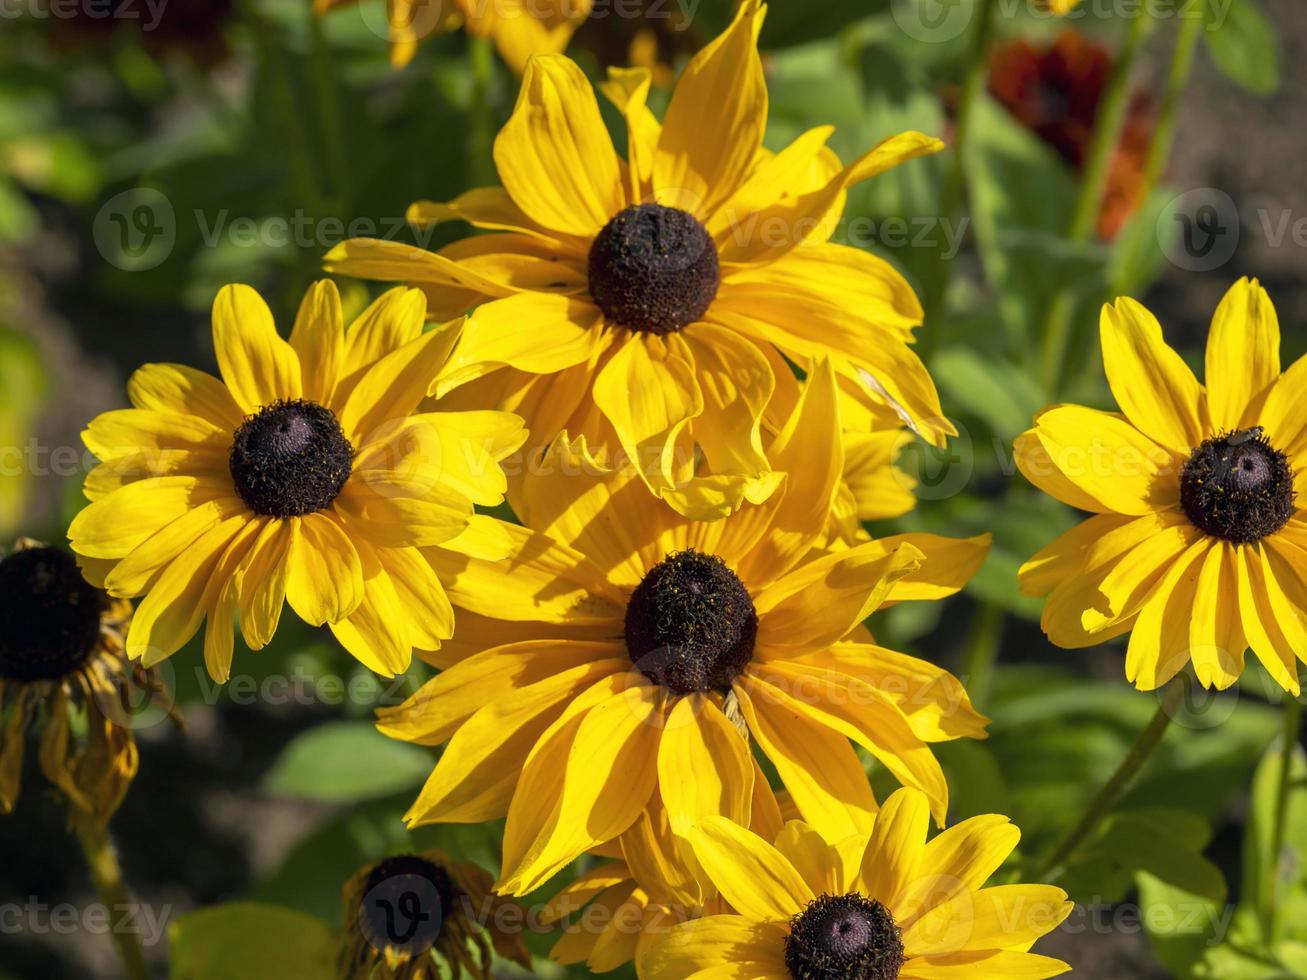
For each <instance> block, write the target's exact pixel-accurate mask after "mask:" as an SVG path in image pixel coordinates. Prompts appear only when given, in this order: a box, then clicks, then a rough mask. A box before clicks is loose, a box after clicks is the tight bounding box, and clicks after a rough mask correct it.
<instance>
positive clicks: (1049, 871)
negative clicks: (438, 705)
mask: <svg viewBox="0 0 1307 980" xmlns="http://www.w3.org/2000/svg"><path fill="white" fill-rule="evenodd" d="M1188 683H1189V678H1188V677H1184V676H1182V677H1179V678H1177V679H1176V680H1174V681H1172V682H1171V684H1170V686H1169V687H1167V689H1166V691H1165V692H1164V693H1163V695H1162V703H1161V704H1160V705H1158V708H1157V713H1156V714H1155V715H1153V718H1152V720H1151V721H1150V722H1149V723H1148V727H1146V728H1145V729H1144V730H1143V731H1142V732H1140V734H1139V737H1138V738H1137V739H1136V740H1135V744H1134V745H1133V746H1131V747H1130V752H1129V754H1128V755H1126V757H1125V759H1124V760H1123V761H1122V763H1121V765H1120V766H1119V767H1118V768H1117V770H1116V772H1114V773H1113V774H1112V778H1110V779H1109V780H1108V781H1107V782H1106V783H1104V784H1103V787H1102V789H1100V790H1099V791H1098V795H1097V796H1095V797H1094V799H1093V800H1092V801H1091V802H1090V804H1089V807H1088V809H1086V810H1085V812H1084V815H1083V816H1082V817H1081V818H1080V822H1079V823H1077V824H1076V825H1075V827H1074V828H1072V830H1071V832H1070V833H1068V834H1067V835H1066V837H1064V838H1063V839H1062V842H1061V843H1060V844H1058V846H1057V847H1056V848H1054V849H1053V851H1052V853H1050V854H1049V856H1048V857H1047V858H1045V859H1044V860H1043V861H1042V862H1040V864H1039V866H1038V868H1037V869H1036V870H1035V872H1034V880H1036V881H1048V880H1050V879H1051V878H1052V877H1053V875H1054V872H1056V871H1058V870H1059V869H1060V868H1062V867H1063V866H1064V865H1065V864H1066V863H1067V861H1068V860H1069V859H1070V858H1071V857H1072V856H1073V855H1074V854H1075V852H1076V850H1077V849H1079V848H1080V846H1081V845H1083V844H1084V843H1085V841H1086V840H1088V839H1089V837H1090V836H1091V835H1092V834H1093V832H1094V831H1095V830H1096V829H1098V825H1099V824H1100V823H1102V821H1103V818H1104V817H1106V816H1107V815H1108V814H1109V813H1111V812H1112V808H1113V807H1115V806H1116V804H1117V803H1118V802H1119V801H1120V799H1121V797H1122V796H1123V795H1124V794H1125V791H1126V789H1127V788H1128V787H1129V786H1130V783H1131V782H1132V781H1133V780H1134V778H1135V776H1137V775H1138V774H1139V770H1140V769H1142V768H1143V766H1144V763H1145V762H1147V761H1148V758H1149V756H1151V755H1152V754H1153V750H1154V749H1156V748H1157V746H1158V745H1160V744H1161V742H1162V737H1163V736H1164V735H1166V731H1167V729H1168V728H1169V727H1170V725H1171V720H1172V719H1173V718H1174V717H1175V713H1176V711H1177V710H1178V709H1179V707H1180V704H1181V702H1182V701H1183V700H1184V695H1185V688H1186V686H1187V685H1188Z"/></svg>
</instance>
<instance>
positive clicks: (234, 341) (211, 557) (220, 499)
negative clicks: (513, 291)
mask: <svg viewBox="0 0 1307 980" xmlns="http://www.w3.org/2000/svg"><path fill="white" fill-rule="evenodd" d="M425 313H426V304H425V302H424V301H423V298H422V294H421V293H419V292H417V291H416V290H405V289H395V290H392V291H391V292H389V293H387V294H386V295H385V296H383V297H381V298H380V299H379V300H377V302H375V303H374V304H373V305H372V306H371V307H369V308H368V309H367V310H366V311H364V313H363V314H362V315H361V316H360V317H359V318H358V319H357V320H356V321H355V322H354V323H353V325H352V326H351V327H350V329H349V331H348V333H346V332H345V331H344V329H343V324H342V314H341V306H340V297H339V296H338V295H337V292H336V289H335V287H334V286H333V285H332V284H331V283H330V282H320V283H318V284H316V285H315V286H314V287H313V288H312V289H311V290H310V291H309V292H308V294H307V295H306V296H305V298H304V302H303V304H302V305H301V307H300V311H299V316H298V318H297V319H296V321H295V328H294V330H293V332H292V333H291V338H290V341H289V342H287V341H285V340H283V339H282V338H281V337H280V336H279V335H278V334H277V329H276V327H275V325H274V324H273V320H272V314H271V313H270V312H269V310H268V307H267V305H266V304H265V303H264V302H263V300H262V299H261V298H260V297H259V295H258V294H257V293H255V292H254V290H252V289H250V288H249V287H248V286H227V287H225V288H224V289H223V290H222V291H221V292H220V293H219V294H218V297H217V299H216V300H215V301H214V306H213V341H214V348H215V350H216V352H217V356H218V365H219V367H220V368H221V371H222V380H221V381H219V380H218V379H217V378H214V377H212V376H211V375H208V374H205V373H203V372H200V371H196V370H193V369H191V368H188V367H183V366H181V365H176V364H149V365H146V366H145V367H143V368H141V369H140V370H139V371H137V372H136V374H135V375H133V377H132V379H131V381H130V383H129V385H128V394H129V395H130V397H131V400H132V404H133V405H134V406H135V407H134V408H131V409H125V410H120V411H114V412H108V413H106V414H104V415H101V416H100V417H98V418H97V419H95V420H94V421H92V422H91V424H90V426H89V428H87V430H86V432H85V433H84V434H83V439H84V441H85V442H86V445H87V447H88V448H89V449H90V450H91V452H93V453H94V454H95V455H96V457H97V458H98V459H100V460H101V463H100V465H99V466H97V467H96V468H95V469H94V470H92V471H91V473H90V474H89V475H88V477H87V479H86V487H85V492H86V495H87V497H88V498H89V499H90V500H91V503H90V505H89V506H87V507H86V508H85V509H84V510H83V511H82V512H81V513H80V514H78V515H77V517H76V518H75V519H74V520H73V523H72V526H71V527H70V528H69V531H68V536H69V539H70V540H71V541H72V545H73V550H74V551H76V552H77V553H78V555H80V556H81V558H82V564H83V568H84V569H85V570H86V572H87V574H88V577H90V578H91V580H92V581H93V582H95V583H96V584H97V585H101V586H103V587H104V588H106V589H107V590H108V592H109V594H110V595H114V596H137V595H143V596H145V598H144V600H143V601H142V602H141V604H140V606H139V607H138V608H137V610H136V616H135V618H134V619H133V621H132V626H131V630H130V632H129V633H128V634H127V652H128V654H129V655H131V656H132V657H134V658H140V659H141V660H142V662H143V663H144V664H145V666H147V667H148V666H150V665H152V664H154V663H157V662H159V661H160V660H163V659H164V658H166V657H168V656H171V655H172V654H173V653H174V652H176V651H177V650H178V649H179V648H180V647H181V646H182V645H183V644H184V643H186V642H187V641H188V640H189V639H190V638H191V637H192V636H194V635H195V633H196V631H197V630H198V629H199V627H200V624H201V622H203V621H204V620H205V619H206V617H207V619H208V629H207V631H206V635H205V642H204V657H205V663H206V664H207V665H208V668H209V671H210V673H211V674H212V675H213V676H214V678H216V679H218V680H220V681H221V680H225V679H226V678H227V677H228V675H229V673H230V670H231V657H232V645H233V628H232V620H233V618H235V617H236V616H237V615H239V619H240V626H241V632H242V633H243V635H244V637H245V642H246V644H247V645H248V646H249V647H250V649H252V650H257V649H260V648H261V647H263V646H265V645H266V644H267V643H268V641H269V640H271V639H272V636H273V634H274V633H275V632H276V629H277V623H278V620H279V618H280V615H281V609H282V605H283V602H284V601H286V602H289V603H290V606H291V608H292V609H294V610H295V612H296V613H297V614H298V615H299V616H300V617H301V618H302V619H304V620H305V621H306V622H308V623H310V624H312V625H315V626H319V625H322V624H323V623H327V624H329V625H330V626H331V629H332V631H333V632H334V633H335V635H336V637H337V639H338V640H339V641H340V642H341V644H342V645H344V646H345V648H346V649H347V650H349V652H350V653H352V654H353V655H354V656H355V657H357V658H358V659H359V660H360V661H361V662H362V663H364V664H365V665H367V666H368V667H370V668H371V669H372V670H374V671H376V672H378V673H381V674H386V675H391V674H395V673H398V672H400V671H403V670H404V669H406V668H407V666H408V664H409V660H410V656H411V652H412V648H413V647H414V646H418V647H421V648H423V649H432V648H434V647H436V646H439V644H440V642H441V640H443V639H445V638H447V637H449V636H450V634H451V630H452V627H453V611H452V609H451V608H450V606H449V600H448V599H447V598H446V596H445V593H444V590H443V589H442V588H441V585H440V582H439V581H438V580H437V579H436V576H435V574H434V573H433V572H432V571H431V568H430V566H429V565H428V564H427V563H426V562H424V561H423V560H422V559H421V556H420V554H419V553H418V551H417V548H419V547H421V546H425V545H432V544H437V543H440V542H442V541H446V540H448V539H449V538H452V537H454V536H455V535H457V534H459V533H460V532H461V531H462V530H463V529H464V528H465V527H466V525H467V522H468V519H469V518H470V517H471V515H472V509H473V504H474V503H477V504H491V505H493V504H496V503H498V502H500V501H502V499H503V493H504V488H505V479H504V475H503V473H502V471H501V470H500V467H499V465H498V460H500V459H502V458H503V457H504V456H506V455H508V454H509V453H511V452H512V451H513V450H515V449H516V448H517V447H518V446H519V445H520V444H521V442H522V440H523V438H525V435H524V433H523V432H522V431H521V420H520V419H518V418H516V417H514V416H510V415H506V414H503V413H500V412H467V413H423V414H413V412H414V410H415V408H416V407H417V405H418V403H419V402H420V401H421V400H422V398H423V397H424V395H425V393H426V389H427V385H428V384H429V382H430V379H431V378H432V377H433V376H434V375H435V373H436V372H437V371H438V370H439V369H440V366H441V365H442V364H443V363H444V361H445V359H446V357H447V356H448V354H449V350H450V348H451V347H452V346H453V344H454V343H455V341H456V339H457V337H458V331H459V326H458V324H450V325H449V326H446V327H444V328H442V329H439V330H434V331H431V332H429V333H425V334H424V333H423V332H422V331H423V322H424V319H425Z"/></svg>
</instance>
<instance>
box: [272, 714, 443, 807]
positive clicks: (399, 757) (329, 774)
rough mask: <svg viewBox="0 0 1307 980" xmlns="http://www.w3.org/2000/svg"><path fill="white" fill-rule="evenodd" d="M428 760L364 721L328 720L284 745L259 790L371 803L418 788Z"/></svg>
mask: <svg viewBox="0 0 1307 980" xmlns="http://www.w3.org/2000/svg"><path fill="white" fill-rule="evenodd" d="M433 761H434V760H433V757H432V755H431V754H430V753H429V752H427V751H426V750H424V749H421V748H418V747H417V746H414V745H409V744H407V743H405V742H397V741H395V740H394V739H390V738H387V737H386V736H384V735H382V734H381V733H380V732H378V731H377V730H376V729H375V728H373V727H372V725H371V724H370V723H368V722H365V721H338V722H328V723H327V724H325V725H319V726H317V727H316V728H311V729H309V730H308V731H307V732H304V733H303V734H302V735H299V736H297V737H296V738H295V739H294V740H293V741H292V742H291V743H290V744H289V745H287V746H286V748H285V749H284V750H283V751H282V753H281V756H280V757H279V758H278V759H277V761H276V762H275V763H274V764H273V767H272V771H271V772H269V773H268V775H267V777H266V779H265V780H264V788H265V789H266V790H267V791H268V792H270V793H276V794H278V795H282V796H296V797H300V798H301V799H306V800H321V801H324V802H350V801H354V800H369V799H376V798H378V797H381V796H388V795H389V794H391V793H395V792H398V791H399V790H402V789H406V788H408V787H411V786H416V785H418V784H420V783H421V782H422V781H423V780H425V779H426V778H427V776H429V775H430V774H431V768H432V765H433Z"/></svg>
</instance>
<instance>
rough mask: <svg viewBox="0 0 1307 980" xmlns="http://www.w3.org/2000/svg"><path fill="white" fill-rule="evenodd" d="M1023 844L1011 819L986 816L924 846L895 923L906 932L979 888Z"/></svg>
mask: <svg viewBox="0 0 1307 980" xmlns="http://www.w3.org/2000/svg"><path fill="white" fill-rule="evenodd" d="M1020 840H1021V831H1019V830H1018V829H1017V828H1016V827H1015V826H1014V825H1013V824H1012V822H1011V821H1010V820H1008V818H1007V817H1005V816H1002V815H1000V814H994V813H990V814H985V815H983V816H979V817H971V818H970V819H968V820H963V821H962V822H961V823H957V824H954V825H953V826H952V827H949V828H948V829H947V830H944V831H942V832H941V833H940V834H939V835H938V836H936V837H935V838H934V839H932V840H930V841H928V842H927V843H926V846H925V848H924V849H923V850H922V852H921V859H920V861H919V862H918V864H917V869H918V873H917V875H916V877H915V878H914V879H913V880H911V881H909V882H907V883H906V884H905V887H904V888H903V889H902V891H900V893H899V898H898V905H897V906H896V908H895V909H894V918H895V920H896V921H897V922H898V925H899V928H901V929H903V930H905V931H906V930H908V929H910V928H911V927H912V924H913V923H914V922H916V921H917V919H918V917H920V916H921V915H922V914H924V913H926V912H929V911H930V910H931V909H932V908H935V907H936V906H938V905H941V904H943V903H945V902H948V901H951V900H952V899H953V898H955V897H957V896H959V895H964V894H966V893H967V892H972V891H975V890H976V889H978V888H980V887H981V886H982V885H984V883H985V882H986V881H988V880H989V877H990V875H992V874H993V873H994V872H995V871H997V870H998V869H999V868H1000V867H1001V866H1002V864H1003V862H1004V861H1006V860H1007V858H1008V855H1010V854H1011V853H1012V851H1013V850H1014V849H1015V848H1016V846H1017V843H1018V842H1019V841H1020Z"/></svg>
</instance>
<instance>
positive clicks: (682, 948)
mask: <svg viewBox="0 0 1307 980" xmlns="http://www.w3.org/2000/svg"><path fill="white" fill-rule="evenodd" d="M928 824H929V804H928V802H927V800H926V798H925V797H924V796H922V794H921V793H919V792H917V791H916V790H912V789H906V788H905V789H901V790H898V791H897V792H896V793H894V794H893V795H892V796H891V797H890V798H889V799H888V800H886V801H885V806H884V808H883V809H882V810H881V811H880V813H879V814H878V815H877V816H876V818H875V821H874V823H873V825H872V827H871V829H870V831H869V832H867V833H862V834H858V835H855V836H853V837H849V838H842V839H838V840H836V839H833V838H831V837H829V836H827V835H824V834H820V833H818V832H817V831H815V830H813V829H812V828H811V827H808V826H807V825H805V824H803V823H798V822H794V823H789V824H787V825H786V826H785V829H784V830H782V831H781V832H780V835H779V836H778V837H777V838H776V843H775V845H774V846H773V845H771V844H768V843H767V842H766V841H765V840H764V839H763V838H761V837H759V836H757V835H756V834H754V833H751V832H750V831H747V830H745V829H744V828H742V827H740V826H737V825H736V824H733V823H731V822H730V821H729V820H725V819H723V818H721V817H709V818H707V819H706V820H704V821H703V823H702V824H701V825H700V826H698V827H697V828H695V829H694V830H692V831H691V833H690V839H691V841H692V843H693V847H694V853H695V856H696V858H697V859H698V861H699V863H700V864H701V865H702V866H703V868H704V869H705V870H706V871H707V873H708V875H709V876H711V878H712V880H713V881H714V882H715V883H716V885H717V887H718V889H720V891H721V895H722V897H723V898H724V899H725V900H726V902H727V903H729V904H730V905H731V906H732V907H733V908H734V910H735V911H734V914H724V915H711V916H708V917H706V918H702V919H695V920H692V921H690V922H686V923H682V924H680V925H677V926H674V927H672V928H671V929H670V930H669V931H668V933H667V935H666V936H664V937H662V938H660V939H656V940H654V941H653V942H652V943H650V944H649V946H648V948H647V949H646V950H645V951H644V952H643V953H642V954H641V956H640V958H639V961H638V964H637V966H638V976H639V977H640V980H685V978H686V977H705V978H706V977H713V976H736V977H749V978H751V980H793V978H801V980H806V978H816V977H832V978H833V977H868V978H878V980H879V978H883V980H892V978H898V980H953V978H962V977H965V978H967V980H1014V978H1021V980H1043V978H1045V977H1055V976H1058V975H1059V974H1062V973H1065V972H1067V970H1069V969H1070V967H1069V966H1067V964H1065V963H1063V962H1062V961H1060V960H1055V959H1051V958H1049V957H1047V956H1039V955H1037V954H1035V953H1030V952H1028V950H1029V949H1030V947H1031V945H1033V944H1034V942H1035V941H1036V940H1038V939H1039V938H1040V937H1041V936H1044V935H1046V934H1048V933H1049V932H1052V931H1053V929H1055V928H1057V926H1058V925H1059V924H1060V923H1061V922H1062V920H1064V919H1065V918H1066V917H1067V916H1068V915H1069V914H1070V913H1071V910H1072V908H1073V905H1072V904H1071V902H1069V901H1067V896H1066V893H1065V892H1063V891H1062V889H1060V888H1054V887H1052V886H1050V885H998V886H993V887H989V888H986V887H984V885H985V882H986V880H987V879H988V878H989V877H990V876H991V875H992V874H993V873H994V872H995V871H997V870H998V868H999V866H1000V865H1002V863H1003V862H1004V860H1005V859H1006V858H1007V856H1008V855H1009V854H1010V853H1011V851H1012V849H1013V848H1014V847H1016V844H1017V841H1018V840H1019V839H1020V837H1021V834H1020V831H1018V830H1017V828H1016V827H1014V826H1013V825H1012V824H1011V823H1010V822H1009V821H1008V819H1007V817H1003V816H999V815H997V814H989V815H987V816H982V817H973V818H971V819H970V820H964V821H963V822H962V823H959V824H957V825H955V826H953V827H951V828H949V829H948V830H946V831H944V832H943V833H941V834H939V836H937V837H935V838H934V839H933V840H930V841H929V842H927V840H926V836H927V831H928ZM723 964H729V965H730V972H729V973H727V972H725V971H724V970H723V969H722V966H723ZM700 971H702V972H700Z"/></svg>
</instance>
